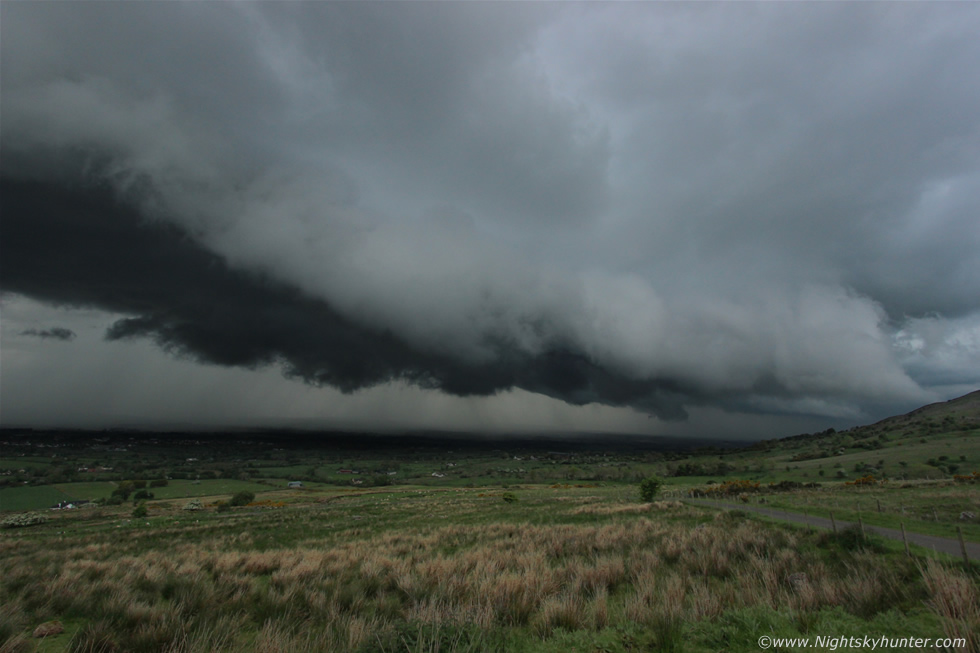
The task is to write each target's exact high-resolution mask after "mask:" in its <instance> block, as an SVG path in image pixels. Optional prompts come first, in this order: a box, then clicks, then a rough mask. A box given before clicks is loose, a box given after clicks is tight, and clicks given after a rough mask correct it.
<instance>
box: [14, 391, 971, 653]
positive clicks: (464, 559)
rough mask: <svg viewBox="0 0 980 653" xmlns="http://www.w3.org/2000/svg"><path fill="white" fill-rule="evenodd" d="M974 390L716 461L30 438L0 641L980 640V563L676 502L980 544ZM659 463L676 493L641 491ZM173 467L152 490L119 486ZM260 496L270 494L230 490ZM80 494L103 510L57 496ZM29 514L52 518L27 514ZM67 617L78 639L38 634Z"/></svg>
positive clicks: (50, 645)
mask: <svg viewBox="0 0 980 653" xmlns="http://www.w3.org/2000/svg"><path fill="white" fill-rule="evenodd" d="M975 394H976V396H974V395H968V396H967V397H964V398H961V399H960V400H956V401H953V402H947V403H945V404H939V405H935V406H929V407H926V408H923V409H921V410H919V411H915V412H913V413H910V414H909V415H905V416H899V417H896V418H891V419H889V420H885V421H883V422H880V423H878V424H873V425H869V426H865V427H860V428H855V429H849V430H848V431H845V432H835V431H833V430H832V429H828V430H827V431H824V432H822V433H816V434H809V435H807V434H804V435H800V436H797V437H792V438H784V439H780V440H769V441H763V442H759V443H756V444H753V445H752V446H748V447H745V448H741V449H724V448H710V447H709V448H707V449H704V450H698V451H679V450H676V449H664V450H657V449H645V448H644V447H632V446H630V447H624V448H620V449H616V450H604V449H602V442H601V440H597V441H596V442H595V443H594V445H595V448H588V447H581V446H580V447H579V448H578V449H573V450H570V451H557V452H556V451H549V450H548V448H549V447H547V446H545V447H542V446H540V443H538V444H537V445H536V444H535V443H533V442H529V443H528V444H527V446H526V447H524V448H522V446H516V445H514V443H512V442H495V443H493V444H491V445H488V446H485V447H484V448H482V449H481V448H479V447H466V446H460V444H459V443H457V444H454V445H452V446H446V445H445V444H442V443H441V442H440V441H438V440H435V441H421V440H420V441H419V442H416V443H415V444H413V445H412V447H410V448H408V447H405V446H403V445H402V444H400V443H392V441H387V442H388V444H387V445H386V446H383V447H375V446H373V444H374V443H373V442H367V443H364V442H360V441H359V440H360V439H352V440H348V439H345V438H342V437H341V438H334V439H332V440H331V439H329V438H328V439H326V440H324V441H322V442H321V441H318V440H316V439H311V438H299V439H297V440H296V441H295V442H292V441H290V440H288V439H286V440H276V439H274V438H272V437H271V436H270V437H263V436H261V435H260V436H257V437H253V438H251V439H248V438H244V437H241V438H238V437H237V436H236V438H237V439H235V440H229V439H226V438H224V437H222V436H220V435H218V436H214V437H210V438H208V437H205V436H201V435H195V434H189V435H185V434H181V435H178V436H170V437H163V436H157V435H152V434H151V435H146V434H139V435H130V434H110V435H104V434H100V435H99V437H98V450H97V451H93V447H92V446H91V444H92V442H91V441H90V440H87V439H86V438H85V437H76V438H73V437H72V436H70V435H60V436H52V437H51V438H50V440H45V439H44V438H43V437H39V436H38V435H37V434H35V433H30V434H27V435H23V436H20V437H19V439H18V438H16V437H10V438H9V439H8V440H7V442H9V443H11V445H10V448H11V450H12V451H14V452H16V453H17V454H20V453H24V452H32V453H34V454H38V455H33V456H23V457H20V456H19V455H18V457H17V458H16V459H14V457H13V456H11V455H10V452H6V454H5V457H6V459H7V460H8V461H11V460H17V461H20V460H24V461H27V462H30V463H31V464H30V465H21V466H14V467H9V466H8V467H6V470H5V471H7V472H10V473H4V474H3V475H0V483H2V484H4V486H3V487H2V489H0V510H2V511H4V514H3V515H2V519H4V520H8V523H7V524H5V526H7V527H5V528H3V529H0V578H2V580H3V582H2V583H0V650H2V651H4V652H7V651H10V652H11V653H13V652H16V651H35V650H38V651H69V650H70V651H103V650H104V651H109V650H113V651H134V652H142V651H146V652H150V651H161V652H163V651H166V652H168V653H176V652H184V651H186V652H191V651H212V650H215V651H263V652H264V651H269V652H271V651H299V652H300V653H302V652H304V651H310V652H313V651H350V652H357V653H388V652H389V651H407V652H416V651H417V652H419V653H422V652H426V653H432V652H435V651H531V652H537V651H542V652H545V651H548V652H550V651H554V652H555V653H558V652H561V653H564V652H566V651H582V652H589V653H599V652H620V651H621V652H623V653H627V652H628V653H634V652H637V651H674V652H679V653H686V652H688V651H690V652H692V653H709V652H710V653H717V652H719V651H726V652H741V651H752V650H759V649H758V638H759V637H760V636H761V635H762V634H766V635H769V636H785V637H796V636H814V635H824V636H834V637H841V636H856V637H863V636H864V635H867V634H868V633H879V634H881V633H887V634H893V633H903V634H908V635H911V636H916V637H933V638H941V637H959V638H963V639H962V642H960V643H959V644H950V645H949V646H948V647H947V648H946V649H945V650H955V651H980V584H978V579H980V564H978V563H977V561H974V562H973V563H971V564H964V563H963V561H962V560H960V559H958V558H956V557H953V556H950V555H946V554H937V553H935V552H934V551H931V550H925V549H923V548H919V547H916V546H913V547H912V549H911V552H912V555H911V557H906V555H905V550H904V547H903V546H902V544H901V542H898V541H891V540H887V541H886V540H880V539H878V538H877V536H874V535H870V536H865V535H863V534H862V533H861V532H860V529H853V530H846V529H842V531H841V532H840V533H837V534H834V533H831V532H826V531H817V530H813V531H811V530H810V529H806V528H803V527H801V526H798V525H792V524H786V523H781V522H774V521H772V520H770V519H769V518H768V517H764V516H758V515H755V514H754V513H751V512H748V511H742V510H739V509H735V510H717V509H713V508H706V507H702V506H696V505H690V504H687V503H683V502H681V501H679V499H683V498H685V497H688V496H691V495H692V494H705V493H707V494H711V493H719V492H721V490H719V488H728V487H732V488H734V492H733V493H730V494H725V495H724V496H714V495H712V496H714V498H719V499H723V500H727V501H729V502H734V503H735V505H737V506H751V507H772V508H777V509H779V508H782V509H787V510H791V511H796V512H806V513H807V514H810V515H814V516H824V517H826V516H829V514H830V513H831V512H833V514H834V516H835V517H836V518H837V519H839V520H845V521H856V520H857V519H859V518H860V519H861V520H862V521H863V522H864V523H865V524H878V525H882V526H889V527H892V528H899V527H900V526H904V527H905V528H906V529H907V530H908V531H910V532H918V533H926V534H935V535H942V536H946V537H956V536H957V535H958V532H959V531H962V532H963V534H964V536H965V538H966V539H968V540H971V541H980V518H978V517H980V491H978V484H977V482H976V479H972V478H968V476H969V474H970V473H971V472H972V471H975V470H976V469H977V467H978V461H980V394H977V393H975ZM35 444H37V445H38V446H36V447H35V446H34V445H35ZM463 444H464V445H465V443H463ZM42 445H43V446H42ZM47 447H57V451H58V455H57V456H53V455H52V456H51V457H50V458H47V457H45V456H42V455H39V454H41V453H48V452H49V451H50V449H48V448H47ZM555 448H558V445H556V446H555ZM35 449H36V451H35ZM569 449H572V447H571V446H570V447H569ZM0 453H4V452H0ZM95 461H98V464H99V465H100V466H106V467H109V468H111V469H106V470H103V471H102V472H100V473H99V475H98V478H99V480H92V476H91V475H88V474H78V473H77V468H78V467H85V466H87V465H88V466H92V465H94V463H95ZM89 463H92V464H91V465H89ZM21 469H23V470H24V471H23V472H21V471H19V470H21ZM340 469H352V470H358V471H359V472H361V473H360V474H357V475H353V474H340V473H339V470H340ZM389 471H394V472H396V473H395V475H393V476H389V475H388V473H387V472H389ZM434 473H435V475H433V474H434ZM652 475H656V476H659V477H661V478H662V480H663V484H662V486H661V488H660V492H659V495H658V497H657V498H659V499H660V500H659V501H655V502H653V503H641V502H640V501H639V490H638V483H639V481H640V480H642V479H644V478H647V477H650V476H652ZM957 476H959V477H960V478H956V477H957ZM168 477H169V480H168V484H167V486H165V487H150V488H147V489H148V490H149V491H150V492H152V493H153V494H154V497H153V498H152V499H151V500H148V501H145V502H144V504H143V506H136V505H134V503H136V502H135V501H134V499H135V497H130V498H129V499H128V500H126V501H124V502H123V503H121V504H120V505H112V503H111V502H108V501H106V499H107V498H109V497H110V496H111V494H112V492H113V491H114V490H116V489H117V488H119V485H120V483H123V482H125V481H129V480H139V481H145V482H147V483H150V482H152V481H154V480H159V479H163V478H168ZM861 478H864V479H866V482H862V483H860V484H854V483H853V481H855V480H856V479H861ZM198 479H199V480H198ZM291 480H301V481H302V482H303V484H304V487H303V489H299V490H290V489H287V488H286V483H287V481H291ZM354 481H358V482H359V483H356V484H355V483H354ZM786 481H792V482H793V483H785V482H786ZM781 482H783V485H782V486H778V487H777V486H776V485H775V484H778V483H781ZM726 484H728V485H726ZM126 485H127V486H129V485H131V484H126ZM246 490H247V491H249V492H253V493H254V494H255V497H254V501H253V502H251V503H250V504H249V505H245V506H239V507H231V506H229V505H227V504H226V501H227V500H228V499H230V498H231V497H232V496H233V495H234V494H235V493H237V492H240V491H246ZM194 497H200V498H201V499H202V501H201V502H200V504H201V505H200V507H199V509H196V510H189V509H185V508H188V507H195V506H194V503H196V502H193V503H192V502H191V499H192V498H194ZM67 499H90V500H93V505H91V506H90V507H87V508H84V509H80V510H70V511H50V510H46V508H48V507H50V506H51V505H53V504H55V503H57V502H58V501H63V500H67ZM32 509H33V510H37V511H39V513H41V514H43V516H44V517H46V522H44V523H31V524H30V525H25V524H27V523H28V522H34V521H36V520H35V519H34V518H33V517H30V516H25V515H19V514H18V513H20V512H23V511H27V510H32ZM144 509H145V511H146V512H145V514H144V513H143V510H144ZM137 514H138V515H139V517H137V516H136V515H137ZM54 619H56V620H58V621H60V622H61V623H62V624H64V626H65V631H64V633H62V634H61V635H57V636H54V637H50V638H47V639H45V640H43V641H35V640H33V639H32V638H31V637H30V634H31V632H32V629H33V628H34V627H36V626H37V625H38V624H39V623H42V622H44V621H48V620H54ZM776 650H785V651H789V650H802V649H796V648H793V647H783V648H777V649H776ZM806 650H815V651H820V650H824V651H826V650H834V648H832V647H829V645H828V646H824V647H823V648H821V647H820V646H811V647H809V648H807V649H806ZM889 650H911V649H900V648H899V649H895V648H892V649H889ZM930 650H931V649H930ZM937 650H944V649H943V648H940V649H937Z"/></svg>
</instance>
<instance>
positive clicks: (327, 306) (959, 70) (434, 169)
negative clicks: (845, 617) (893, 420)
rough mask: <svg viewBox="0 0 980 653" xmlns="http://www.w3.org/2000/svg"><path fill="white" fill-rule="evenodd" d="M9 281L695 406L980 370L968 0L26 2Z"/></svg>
mask: <svg viewBox="0 0 980 653" xmlns="http://www.w3.org/2000/svg"><path fill="white" fill-rule="evenodd" d="M0 11H2V18H3V20H2V29H3V39H2V49H3V57H2V61H0V66H2V71H0V72H2V78H0V79H2V85H3V88H2V90H3V94H2V97H3V100H2V101H3V128H4V137H3V141H2V144H0V176H2V184H3V188H2V191H3V194H2V202H3V220H2V223H0V229H2V233H0V250H2V251H0V257H2V259H0V260H2V261H3V262H2V267H0V275H2V277H0V282H2V289H3V290H4V291H5V292H9V293H16V294H19V295H24V296H27V297H31V298H34V299H37V300H41V301H44V302H48V303H52V304H55V305H59V306H65V307H71V306H75V307H90V308H98V309H101V310H103V311H106V312H108V313H112V314H114V315H117V316H121V317H117V318H114V321H113V322H112V323H111V324H110V325H108V328H107V330H106V337H107V338H109V339H110V340H119V339H133V338H144V339H150V340H152V341H153V342H155V343H157V344H158V345H159V346H160V347H161V348H162V349H163V350H164V351H166V352H168V353H169V354H171V355H176V356H182V357H190V358H192V359H194V360H197V361H200V362H201V363H204V364H211V365H221V366H235V367H242V368H248V369H255V368H260V367H265V366H277V367H279V368H280V369H281V370H282V371H283V373H284V374H286V375H287V376H288V377H290V378H296V379H297V380H300V381H304V382H306V383H310V384H314V385H323V386H331V387H335V388H338V389H341V390H343V391H345V392H350V391H355V390H358V389H361V388H365V387H372V386H377V385H383V384H388V383H393V382H401V383H409V384H414V385H417V386H419V387H421V388H427V389H432V390H438V391H441V392H445V393H448V394H451V395H457V396H482V395H494V394H496V393H500V392H503V391H506V390H509V389H511V388H520V389H523V390H527V391H530V392H534V393H540V394H544V395H546V396H549V397H554V398H557V399H560V400H562V401H566V402H569V403H572V404H576V405H577V404H588V403H599V404H605V405H609V406H622V407H630V408H634V409H636V410H638V411H642V412H647V413H650V414H653V415H656V416H658V417H661V418H670V419H673V418H680V417H684V416H685V415H686V414H687V411H688V410H690V409H691V407H696V406H701V407H717V408H720V409H723V410H726V411H729V412H731V413H733V414H734V413H762V414H774V413H775V414H823V415H828V416H834V415H837V416H839V415H859V414H866V415H872V414H875V413H876V411H882V410H885V409H886V408H887V409H891V408H892V407H894V406H904V405H909V406H912V405H914V404H917V403H921V402H924V401H929V400H934V399H939V398H947V396H949V395H950V393H953V392H956V391H959V390H961V389H963V388H969V387H970V386H974V387H975V386H976V385H977V384H980V374H978V373H977V372H976V370H978V369H980V336H978V334H980V300H978V298H980V220H978V219H977V218H978V208H980V155H978V152H980V121H977V119H976V116H977V115H980V83H978V81H980V80H978V79H977V73H976V72H975V71H976V70H978V69H980V45H978V44H977V42H976V39H975V33H976V30H977V28H980V8H978V7H975V6H972V5H947V4H944V5H905V4H902V5H873V4H872V5H850V4H844V5H838V4H827V5H817V4H807V5H771V4H746V3H740V4H737V5H731V6H728V5H700V4H690V5H686V4H666V5H653V4H614V5H567V6H566V5H548V4H520V5H517V4H510V3H428V2H422V3H289V4H275V3H268V4H266V3H243V4H231V3H220V4H210V3H180V4H169V3H125V4H119V3H102V2H90V3H78V4H69V3H30V4H28V3H5V4H3V5H2V7H0Z"/></svg>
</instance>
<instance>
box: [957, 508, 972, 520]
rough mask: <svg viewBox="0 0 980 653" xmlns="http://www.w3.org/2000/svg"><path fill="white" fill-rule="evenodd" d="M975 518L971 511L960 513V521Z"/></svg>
mask: <svg viewBox="0 0 980 653" xmlns="http://www.w3.org/2000/svg"><path fill="white" fill-rule="evenodd" d="M975 517H976V515H974V514H973V513H972V512H970V511H969V510H964V511H963V512H961V513H960V519H962V520H964V521H966V520H968V519H973V518H975Z"/></svg>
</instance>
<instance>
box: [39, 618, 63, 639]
mask: <svg viewBox="0 0 980 653" xmlns="http://www.w3.org/2000/svg"><path fill="white" fill-rule="evenodd" d="M63 632H65V627H64V626H62V625H61V622H60V621H45V622H44V623H43V624H41V625H40V626H38V627H37V628H35V629H34V637H50V636H51V635H60V634H61V633H63Z"/></svg>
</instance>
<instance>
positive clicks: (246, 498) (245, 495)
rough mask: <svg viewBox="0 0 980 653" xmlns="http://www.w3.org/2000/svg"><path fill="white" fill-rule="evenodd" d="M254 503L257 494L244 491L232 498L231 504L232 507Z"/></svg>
mask: <svg viewBox="0 0 980 653" xmlns="http://www.w3.org/2000/svg"><path fill="white" fill-rule="evenodd" d="M253 501H255V493H254V492H249V491H248V490H242V491H241V492H239V493H238V494H236V495H235V496H233V497H232V498H231V501H230V502H229V504H230V505H232V506H247V505H248V504H250V503H252V502H253Z"/></svg>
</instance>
